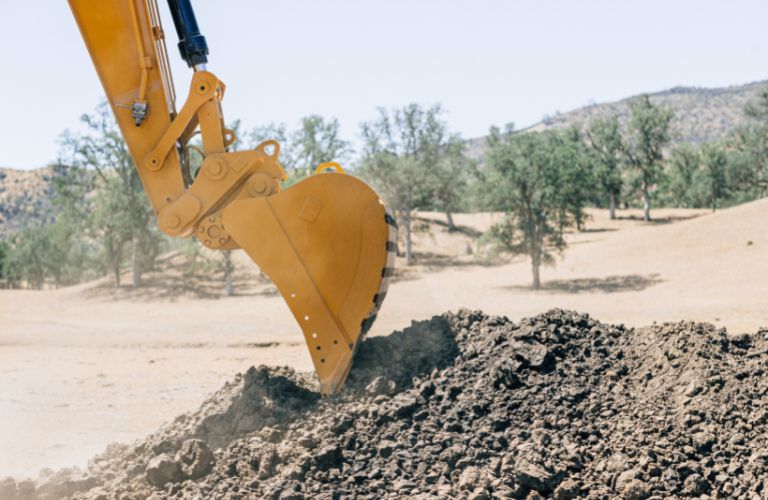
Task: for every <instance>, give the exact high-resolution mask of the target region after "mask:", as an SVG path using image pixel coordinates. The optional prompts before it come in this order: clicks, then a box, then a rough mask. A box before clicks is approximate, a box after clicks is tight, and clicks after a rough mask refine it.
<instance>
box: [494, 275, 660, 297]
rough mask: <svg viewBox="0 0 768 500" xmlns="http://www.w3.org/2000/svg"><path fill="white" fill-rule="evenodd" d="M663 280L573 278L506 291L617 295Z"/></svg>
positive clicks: (612, 277)
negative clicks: (538, 287)
mask: <svg viewBox="0 0 768 500" xmlns="http://www.w3.org/2000/svg"><path fill="white" fill-rule="evenodd" d="M663 281H664V280H663V279H661V278H660V277H659V275H658V274H655V273H654V274H648V275H645V276H642V275H640V274H625V275H622V276H606V277H604V278H575V279H571V280H552V281H545V282H544V283H542V284H541V288H540V289H538V290H534V289H533V288H532V287H530V286H508V287H504V288H505V289H507V290H525V291H538V292H545V293H547V292H549V293H571V294H579V293H619V292H640V291H643V290H645V289H646V288H649V287H652V286H654V285H658V284H659V283H662V282H663Z"/></svg>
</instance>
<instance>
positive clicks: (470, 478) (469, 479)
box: [459, 467, 480, 491]
mask: <svg viewBox="0 0 768 500" xmlns="http://www.w3.org/2000/svg"><path fill="white" fill-rule="evenodd" d="M479 479H480V469H478V468H477V467H467V468H466V469H464V470H463V471H461V475H460V476H459V489H461V490H465V491H471V490H474V489H475V485H476V484H477V482H478V480H479Z"/></svg>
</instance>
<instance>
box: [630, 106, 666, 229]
mask: <svg viewBox="0 0 768 500" xmlns="http://www.w3.org/2000/svg"><path fill="white" fill-rule="evenodd" d="M629 108H630V113H631V116H630V122H629V134H628V137H627V140H626V144H625V147H624V155H625V157H626V160H627V163H628V164H629V165H630V166H631V167H633V168H634V169H635V170H636V171H637V172H638V174H639V176H640V189H641V191H642V195H643V218H644V219H645V220H646V221H650V220H651V189H652V188H653V187H654V186H655V185H656V183H658V182H659V180H660V179H661V178H662V177H663V173H664V172H663V169H662V166H663V163H662V162H663V160H664V153H663V148H664V146H666V145H667V144H668V143H669V140H670V132H669V124H670V122H671V121H672V117H673V113H672V110H670V109H667V108H664V107H660V106H656V105H655V104H653V103H652V102H651V99H650V98H649V97H648V96H647V95H644V96H642V97H639V98H638V99H637V100H635V101H633V102H631V103H630V105H629Z"/></svg>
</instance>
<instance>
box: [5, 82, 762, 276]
mask: <svg viewBox="0 0 768 500" xmlns="http://www.w3.org/2000/svg"><path fill="white" fill-rule="evenodd" d="M745 115H746V118H747V121H746V124H745V125H743V126H742V127H740V128H738V129H737V130H734V131H732V133H731V134H730V136H729V137H728V138H727V139H725V140H723V141H720V142H717V143H707V144H702V145H693V144H679V145H677V146H674V147H673V146H671V143H672V139H673V137H672V135H671V134H672V132H671V128H670V124H671V123H672V121H673V120H674V116H673V113H672V112H671V111H670V110H669V109H666V108H664V107H661V106H658V105H656V104H654V103H653V102H652V101H651V100H650V98H649V97H647V96H641V97H639V98H637V99H636V100H635V101H633V102H632V103H631V104H630V119H629V121H628V123H627V125H626V127H621V126H620V124H619V120H618V117H615V116H614V117H604V118H600V119H595V120H593V121H592V122H590V123H586V124H582V125H575V126H572V127H569V128H560V129H555V128H552V129H548V130H546V131H543V132H536V133H533V132H518V131H516V130H515V129H514V127H513V126H512V125H508V126H507V127H505V128H504V129H503V130H502V129H499V128H492V129H491V131H490V134H489V136H488V138H487V144H486V152H485V155H484V161H483V162H482V164H477V163H476V162H475V161H473V160H472V159H470V158H469V157H468V156H467V151H466V142H465V141H464V140H463V139H462V138H461V137H460V136H459V135H458V134H456V133H454V132H452V131H451V130H450V129H449V127H448V125H447V123H446V122H445V120H444V114H443V110H442V109H441V107H440V106H439V105H435V106H422V105H418V104H409V105H406V106H404V107H402V108H397V109H389V110H387V109H380V110H379V111H378V113H377V115H376V116H375V117H374V118H373V119H372V120H370V121H367V122H365V123H363V124H361V126H360V137H361V139H362V141H361V144H360V149H359V151H357V152H355V151H354V150H353V148H352V144H351V143H350V142H349V141H347V140H345V139H343V138H342V136H341V134H340V127H339V123H338V121H337V120H336V119H326V118H323V117H321V116H318V115H311V116H308V117H305V118H303V119H302V120H301V121H300V123H299V124H298V126H297V127H296V128H294V129H289V127H287V126H286V125H285V124H270V125H266V126H261V127H257V128H254V129H252V130H241V129H242V126H241V124H240V123H239V122H235V123H234V124H233V125H232V128H234V129H235V130H236V132H237V134H238V136H239V137H240V140H239V141H238V143H237V144H236V147H237V148H251V147H255V146H256V145H257V144H258V143H260V142H261V141H263V140H266V139H277V140H278V141H280V142H281V146H282V148H281V156H280V159H281V163H282V164H283V165H284V166H285V167H286V169H287V170H288V172H289V181H288V182H289V184H292V183H294V182H297V181H299V180H301V179H302V178H304V177H306V176H307V175H310V174H311V173H312V169H313V168H314V167H315V166H317V165H318V164H319V163H323V162H327V161H331V160H337V161H339V160H340V161H342V162H344V163H345V166H348V167H351V168H348V170H349V171H350V172H352V173H353V174H355V175H359V176H361V177H362V178H364V179H365V180H367V181H368V182H370V183H371V184H372V185H373V186H374V187H375V188H376V189H377V191H378V192H379V193H380V194H381V196H382V198H383V199H384V200H385V202H386V203H387V205H388V206H389V207H390V209H391V210H393V211H394V213H395V214H396V217H397V219H398V222H399V226H400V238H401V250H402V252H403V255H404V257H405V260H406V263H407V264H408V265H410V264H412V263H413V262H414V261H416V260H417V256H416V255H414V252H413V245H412V235H413V222H414V214H415V212H416V211H417V210H433V211H440V212H443V213H444V214H445V221H446V222H445V224H446V226H447V227H448V228H449V230H454V229H456V224H455V220H454V214H456V213H457V212H462V211H479V210H483V211H494V212H501V213H502V214H503V217H502V218H501V220H500V222H498V223H497V224H495V225H494V226H493V227H492V228H491V230H490V231H489V233H488V234H487V235H486V238H485V239H486V241H488V242H490V243H491V244H492V245H493V247H494V248H496V249H497V250H498V251H500V252H504V253H510V254H523V255H526V256H527V257H528V258H529V259H530V262H531V269H532V277H533V286H534V288H537V287H539V286H540V285H541V278H540V267H541V266H542V265H545V264H547V263H549V262H552V261H553V259H554V258H555V257H556V256H557V255H558V254H559V253H560V252H562V251H563V250H564V249H565V247H566V240H565V238H564V235H565V233H566V232H567V231H570V230H574V229H575V230H580V229H582V228H583V226H584V224H585V222H586V220H587V215H586V211H585V209H586V208H588V207H597V208H606V209H607V210H608V211H609V214H610V217H611V218H612V219H613V218H616V217H617V216H618V215H617V211H618V210H619V209H621V208H628V207H642V208H643V217H644V218H645V220H651V217H652V207H653V206H666V207H686V208H703V207H706V208H711V209H712V210H713V211H714V210H716V209H718V208H721V207H726V206H730V205H733V204H737V203H742V202H745V201H749V200H753V199H756V198H760V197H764V196H765V195H766V191H768V91H764V92H763V93H762V94H760V96H759V98H758V99H756V100H755V101H754V102H752V103H750V104H749V106H747V108H746V109H745ZM82 119H83V122H84V123H85V125H86V127H87V131H86V132H85V133H83V134H71V133H65V134H64V135H63V140H62V149H61V155H60V158H59V160H58V161H57V163H56V165H55V166H54V172H55V192H56V195H55V199H54V214H53V215H52V217H51V219H49V220H46V221H40V222H39V223H35V224H29V225H27V227H25V228H23V229H22V230H20V231H19V232H17V233H15V234H14V235H13V236H12V237H10V238H7V239H6V240H4V241H2V242H0V279H2V280H3V282H5V283H6V284H7V285H10V286H27V287H32V288H41V287H43V286H44V285H46V284H51V285H54V286H63V285H69V284H73V283H77V282H79V281H82V280H85V279H91V278H93V277H96V276H103V275H111V276H112V277H113V281H114V283H115V285H117V286H119V285H121V274H122V273H124V272H125V271H126V270H130V276H131V280H130V281H131V283H130V284H131V285H132V286H139V285H140V284H141V276H142V274H143V273H145V272H146V271H147V270H149V269H152V268H153V266H154V265H155V263H156V260H157V257H158V256H159V255H160V254H161V253H162V252H163V251H166V250H168V249H169V248H171V247H172V243H170V242H169V240H168V239H167V238H165V237H164V236H162V235H161V234H160V233H159V231H158V230H157V227H156V224H155V221H154V217H153V215H152V212H151V209H150V207H149V203H148V201H147V199H146V196H145V195H144V193H143V192H142V191H143V188H142V186H141V183H140V182H139V179H138V176H137V174H136V170H135V169H134V167H133V163H132V160H131V158H130V155H129V154H128V151H127V148H126V147H125V144H124V142H123V140H122V138H121V136H120V134H119V130H118V129H117V127H116V125H115V122H114V120H113V118H112V116H111V113H110V112H109V110H108V108H107V106H106V105H101V106H100V107H99V108H98V109H97V110H96V112H94V113H92V114H90V115H85V116H83V118H82ZM193 146H194V145H193ZM189 153H190V154H189V158H191V161H190V162H189V173H188V174H187V175H188V176H189V179H190V180H191V179H192V178H194V176H195V174H196V171H197V169H198V168H199V164H200V161H201V158H200V155H199V153H197V152H196V149H195V148H194V147H192V148H190V150H189ZM188 245H189V244H188ZM192 245H193V246H194V245H195V244H194V243H193V244H192ZM184 248H185V250H184V251H183V252H182V253H183V254H184V255H188V256H192V255H193V254H194V255H195V257H194V258H196V255H197V254H195V253H194V252H190V250H189V246H187V247H184ZM190 258H193V257H190ZM223 269H225V270H226V274H227V276H228V283H230V285H228V288H229V289H230V290H231V271H232V266H231V259H230V258H229V255H226V257H225V259H224V264H223Z"/></svg>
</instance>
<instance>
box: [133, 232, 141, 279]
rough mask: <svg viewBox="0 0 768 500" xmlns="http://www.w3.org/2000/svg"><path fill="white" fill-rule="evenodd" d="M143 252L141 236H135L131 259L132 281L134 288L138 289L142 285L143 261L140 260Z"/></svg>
mask: <svg viewBox="0 0 768 500" xmlns="http://www.w3.org/2000/svg"><path fill="white" fill-rule="evenodd" d="M140 252H141V245H140V244H139V235H138V234H135V235H134V236H133V249H132V253H133V257H132V258H131V281H132V284H133V287H134V288H136V287H138V286H140V285H141V269H140V266H141V260H140V258H139V255H140Z"/></svg>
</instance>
